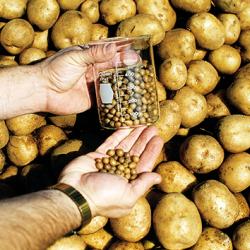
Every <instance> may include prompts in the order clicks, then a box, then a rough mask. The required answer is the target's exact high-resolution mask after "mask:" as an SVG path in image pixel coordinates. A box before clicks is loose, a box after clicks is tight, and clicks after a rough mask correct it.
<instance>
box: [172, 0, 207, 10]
mask: <svg viewBox="0 0 250 250" xmlns="http://www.w3.org/2000/svg"><path fill="white" fill-rule="evenodd" d="M171 3H172V4H173V6H174V7H176V8H179V9H183V10H185V11H188V12H192V13H199V12H208V11H209V10H210V8H211V0H199V1H196V0H171Z"/></svg>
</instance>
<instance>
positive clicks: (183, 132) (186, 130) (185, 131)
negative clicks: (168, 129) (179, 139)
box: [176, 128, 190, 136]
mask: <svg viewBox="0 0 250 250" xmlns="http://www.w3.org/2000/svg"><path fill="white" fill-rule="evenodd" d="M189 131H190V128H179V130H178V132H177V134H176V135H179V136H187V135H188V133H189Z"/></svg>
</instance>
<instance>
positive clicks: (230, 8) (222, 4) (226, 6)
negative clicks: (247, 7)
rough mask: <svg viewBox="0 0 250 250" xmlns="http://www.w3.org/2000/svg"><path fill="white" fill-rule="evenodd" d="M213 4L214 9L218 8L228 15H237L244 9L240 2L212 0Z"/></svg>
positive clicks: (234, 0) (238, 0) (236, 0)
mask: <svg viewBox="0 0 250 250" xmlns="http://www.w3.org/2000/svg"><path fill="white" fill-rule="evenodd" d="M213 2H214V4H215V6H216V7H219V8H221V9H222V10H223V11H225V12H229V13H238V12H240V11H241V10H242V9H243V7H244V4H243V1H242V0H214V1H213Z"/></svg>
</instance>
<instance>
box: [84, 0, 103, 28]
mask: <svg viewBox="0 0 250 250" xmlns="http://www.w3.org/2000/svg"><path fill="white" fill-rule="evenodd" d="M81 12H82V13H83V14H84V15H86V16H87V17H88V18H89V20H90V21H91V22H92V23H96V22H98V20H99V18H100V12H99V4H98V0H86V1H84V2H83V4H82V5H81Z"/></svg>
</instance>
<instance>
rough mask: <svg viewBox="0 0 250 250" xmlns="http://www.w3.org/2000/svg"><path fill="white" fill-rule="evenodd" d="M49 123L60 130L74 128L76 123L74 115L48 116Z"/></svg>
mask: <svg viewBox="0 0 250 250" xmlns="http://www.w3.org/2000/svg"><path fill="white" fill-rule="evenodd" d="M49 119H50V121H51V122H52V123H53V124H54V125H56V126H57V127H60V128H68V127H74V126H75V123H76V114H72V115H57V116H50V117H49Z"/></svg>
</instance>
